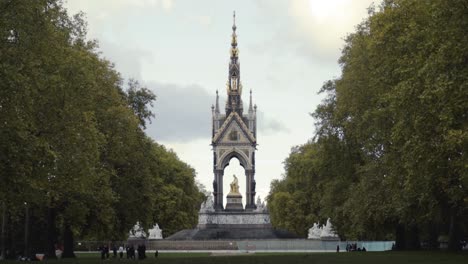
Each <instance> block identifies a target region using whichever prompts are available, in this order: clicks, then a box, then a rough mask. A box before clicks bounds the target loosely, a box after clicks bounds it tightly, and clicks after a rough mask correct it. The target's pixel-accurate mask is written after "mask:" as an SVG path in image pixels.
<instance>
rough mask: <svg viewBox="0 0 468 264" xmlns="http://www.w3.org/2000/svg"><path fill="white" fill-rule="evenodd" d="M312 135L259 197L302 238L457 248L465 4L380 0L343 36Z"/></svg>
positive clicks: (467, 195) (467, 189) (464, 173)
mask: <svg viewBox="0 0 468 264" xmlns="http://www.w3.org/2000/svg"><path fill="white" fill-rule="evenodd" d="M339 62H340V65H341V67H342V75H341V77H339V78H337V79H334V80H330V81H327V82H325V84H324V85H323V87H322V89H321V92H322V93H326V95H327V96H326V98H325V99H324V101H323V102H322V103H321V104H320V105H319V106H318V108H317V109H316V110H315V112H314V113H313V114H312V116H313V117H314V118H315V120H316V135H315V136H314V138H313V139H312V140H310V141H309V142H308V143H306V144H304V145H302V146H298V147H295V148H293V149H292V152H291V154H290V156H289V157H288V158H287V159H286V161H285V170H286V174H285V176H284V178H283V179H282V180H277V181H273V182H272V184H271V192H270V195H269V197H268V204H269V209H270V213H271V217H272V221H273V224H274V225H275V226H277V227H282V228H287V229H289V230H292V231H294V232H296V233H298V234H301V235H305V233H306V232H307V229H308V228H309V227H310V226H311V225H312V223H314V222H316V221H320V222H321V223H324V221H325V220H326V218H328V217H330V218H331V219H332V222H333V224H334V227H335V229H336V231H337V232H338V234H339V235H340V236H341V237H342V238H343V239H370V240H377V239H395V240H396V247H397V248H399V249H415V248H419V247H420V246H421V244H422V245H425V246H427V247H433V248H435V247H437V246H438V242H440V241H441V240H446V241H448V243H449V247H450V248H451V249H460V241H462V240H466V239H467V235H468V220H467V219H468V167H467V164H468V159H467V152H468V116H467V114H468V3H467V2H466V1H462V0H454V1H445V0H433V1H419V0H385V1H383V2H382V3H381V5H380V7H379V11H378V12H377V11H376V10H375V9H374V8H370V9H369V17H368V18H367V19H366V20H365V21H363V22H362V23H361V24H359V25H358V26H357V28H356V32H354V33H352V34H350V35H349V36H348V37H347V38H346V44H345V46H344V48H343V51H342V55H341V58H340V60H339Z"/></svg>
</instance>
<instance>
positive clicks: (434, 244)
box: [428, 223, 439, 250]
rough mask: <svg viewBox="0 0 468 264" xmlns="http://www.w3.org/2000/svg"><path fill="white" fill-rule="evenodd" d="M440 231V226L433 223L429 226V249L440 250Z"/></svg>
mask: <svg viewBox="0 0 468 264" xmlns="http://www.w3.org/2000/svg"><path fill="white" fill-rule="evenodd" d="M438 239H439V230H438V224H436V223H431V224H430V226H429V244H428V247H429V249H432V250H434V249H438V248H439V240H438Z"/></svg>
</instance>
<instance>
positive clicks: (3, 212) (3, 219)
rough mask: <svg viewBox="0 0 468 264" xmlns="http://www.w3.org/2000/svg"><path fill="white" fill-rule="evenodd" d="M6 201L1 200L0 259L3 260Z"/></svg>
mask: <svg viewBox="0 0 468 264" xmlns="http://www.w3.org/2000/svg"><path fill="white" fill-rule="evenodd" d="M6 220H7V217H6V203H5V201H3V202H2V234H1V238H0V243H1V245H2V246H1V248H0V260H4V259H5V258H6V253H5V249H6V247H5V243H6V239H5V236H6V234H5V233H6Z"/></svg>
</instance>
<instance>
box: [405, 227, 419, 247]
mask: <svg viewBox="0 0 468 264" xmlns="http://www.w3.org/2000/svg"><path fill="white" fill-rule="evenodd" d="M407 230H408V232H407V234H406V235H407V238H406V249H411V250H418V249H421V241H420V240H419V229H418V227H417V226H416V225H411V226H410V227H409V228H408V229H407Z"/></svg>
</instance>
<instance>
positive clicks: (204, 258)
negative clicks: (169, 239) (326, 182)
mask: <svg viewBox="0 0 468 264" xmlns="http://www.w3.org/2000/svg"><path fill="white" fill-rule="evenodd" d="M148 256H149V258H147V259H146V260H143V261H137V260H127V259H124V260H122V261H120V260H118V259H117V260H115V259H112V258H111V259H109V260H105V261H101V260H100V258H99V255H97V254H80V255H78V257H77V258H76V259H62V260H50V261H44V262H45V263H54V264H61V263H63V264H68V263H70V264H72V263H85V264H86V263H87V264H101V263H102V264H114V263H116V264H117V263H120V264H127V263H128V264H130V263H142V264H146V263H148V264H149V263H171V264H178V263H213V264H215V263H219V264H231V263H232V264H239V263H278V264H279V263H286V264H296V263H297V264H300V263H308V264H320V263H327V264H333V263H351V264H353V263H356V264H367V263H369V264H370V263H372V264H374V263H377V264H386V263H421V264H422V263H424V264H431V263H460V264H461V263H463V264H466V263H468V252H463V253H449V252H427V251H420V252H353V253H344V252H343V253H249V254H242V255H238V256H211V254H210V253H159V257H158V258H157V259H155V258H154V255H152V254H151V253H150V254H148ZM0 263H5V264H6V263H18V262H17V261H4V262H1V261H0Z"/></svg>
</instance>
